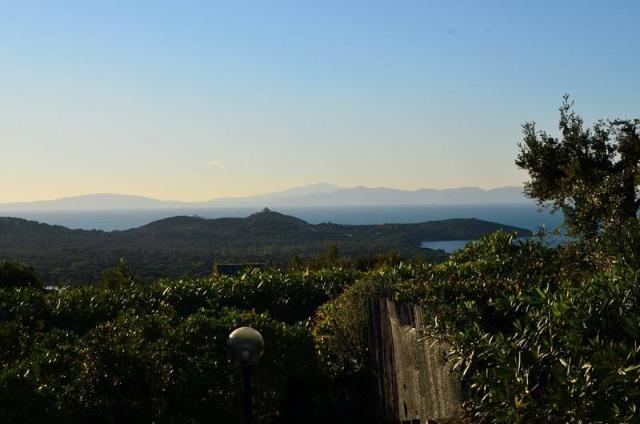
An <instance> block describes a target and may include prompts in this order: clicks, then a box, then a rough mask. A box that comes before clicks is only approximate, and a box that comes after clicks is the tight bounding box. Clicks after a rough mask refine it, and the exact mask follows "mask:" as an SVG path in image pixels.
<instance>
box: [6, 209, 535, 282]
mask: <svg viewBox="0 0 640 424" xmlns="http://www.w3.org/2000/svg"><path fill="white" fill-rule="evenodd" d="M498 229H504V230H506V231H517V232H518V233H519V234H520V235H525V236H526V235H530V232H529V231H528V230H524V229H518V228H514V227H510V226H508V225H501V224H496V223H492V222H486V221H480V220H475V219H451V220H445V221H433V222H425V223H421V224H384V225H337V224H319V225H312V224H308V223H307V222H305V221H302V220H300V219H297V218H294V217H292V216H287V215H282V214H280V213H277V212H272V211H269V210H264V211H262V212H259V213H256V214H253V215H251V216H249V217H247V218H222V219H204V218H199V217H187V216H180V217H174V218H168V219H163V220H160V221H156V222H152V223H150V224H148V225H145V226H142V227H139V228H135V229H131V230H127V231H112V232H104V231H85V230H70V229H68V228H64V227H60V226H52V225H46V224H40V223H36V222H33V221H26V220H22V219H16V218H0V258H1V257H4V258H8V259H16V260H20V261H23V262H27V263H29V264H31V265H32V266H34V267H35V268H36V270H37V271H38V272H39V273H40V274H41V275H42V277H43V279H44V280H45V281H46V282H50V283H59V282H93V281H97V280H99V278H100V274H101V272H102V271H103V270H105V269H107V268H110V267H112V266H114V265H115V264H117V262H118V260H119V259H120V258H125V259H126V260H127V263H128V264H129V266H130V268H131V269H132V270H133V271H134V272H135V273H136V275H137V276H138V277H139V278H142V279H154V278H160V277H180V276H183V275H193V276H202V275H206V274H208V273H210V272H211V270H212V269H213V266H214V264H229V263H231V264H237V263H264V264H275V265H285V264H288V263H290V262H291V261H292V259H293V258H295V257H300V258H310V257H314V256H318V255H319V254H321V253H322V252H324V251H325V250H326V248H327V245H328V244H331V245H334V246H336V247H337V249H338V251H339V253H340V255H341V256H342V257H345V258H352V259H353V258H358V257H364V256H367V255H375V254H380V253H386V252H396V253H399V254H401V255H402V256H404V257H406V258H414V257H418V258H424V259H429V260H441V259H443V258H444V257H446V255H445V254H444V253H442V252H436V251H433V250H430V249H424V248H420V243H421V242H423V241H429V240H467V239H477V238H478V237H480V236H481V235H483V234H487V233H490V232H493V231H496V230H498Z"/></svg>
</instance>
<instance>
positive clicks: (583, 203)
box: [516, 95, 640, 238]
mask: <svg viewBox="0 0 640 424" xmlns="http://www.w3.org/2000/svg"><path fill="white" fill-rule="evenodd" d="M559 127H560V132H561V136H560V137H559V138H555V137H552V136H551V135H549V134H548V133H547V132H545V131H538V130H537V129H536V126H535V123H534V122H527V123H525V124H524V125H523V126H522V128H523V133H524V142H523V143H520V144H519V148H520V152H519V154H518V158H517V159H516V165H517V166H518V167H520V168H522V169H524V170H526V171H527V172H528V173H529V177H530V180H529V181H528V182H527V183H525V193H526V194H527V196H529V197H531V198H534V199H536V200H537V201H538V203H539V204H541V205H550V206H552V207H553V208H554V209H556V210H557V209H560V210H562V212H563V213H564V216H565V225H566V227H567V229H568V231H569V234H570V235H577V236H582V237H585V238H594V237H597V236H598V235H599V234H601V233H602V232H603V231H606V232H613V233H615V232H616V231H617V230H618V229H620V228H622V226H623V225H624V224H626V223H628V222H630V221H632V220H633V221H636V220H637V213H638V209H639V208H640V193H639V191H638V187H639V185H640V119H626V120H614V121H603V120H601V121H598V122H596V123H595V124H594V125H593V127H592V128H588V127H585V124H584V121H583V120H582V118H581V117H580V116H578V115H577V114H576V112H575V111H574V109H573V102H572V101H571V100H570V99H569V96H568V95H565V96H564V100H563V103H562V106H561V107H560V125H559Z"/></svg>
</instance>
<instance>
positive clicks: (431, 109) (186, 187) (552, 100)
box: [0, 0, 640, 202]
mask: <svg viewBox="0 0 640 424" xmlns="http://www.w3.org/2000/svg"><path fill="white" fill-rule="evenodd" d="M565 92H568V93H570V94H571V95H572V96H573V98H574V99H575V100H576V108H577V110H578V111H579V112H580V113H581V114H583V116H584V117H585V119H586V120H587V121H592V120H594V119H597V118H615V117H633V116H639V115H640V1H637V0H634V1H610V2H605V1H584V0H582V1H558V0H556V1H515V0H510V1H507V0H505V1H488V0H483V1H427V0H425V1H408V0H394V1H386V2H380V1H362V2H359V1H345V0H341V1H327V0H325V1H313V2H312V1H290V2H289V1H239V0H238V1H228V2H221V1H220V2H214V1H185V0H182V1H173V2H162V1H140V0H136V1H130V0H128V1H74V2H64V1H27V0H17V1H2V0H0V202H8V201H19V200H34V199H45V198H56V197H62V196H68V195H75V194H84V193H91V192H118V193H129V194H140V195H148V196H153V197H158V198H164V199H184V200H198V199H209V198H215V197H219V196H228V195H247V194H253V193H260V192H266V191H271V190H278V189H283V188H287V187H291V186H296V185H302V184H308V183H314V182H320V181H324V182H331V183H335V184H340V185H346V186H354V185H360V184H362V185H368V186H390V187H400V188H419V187H432V188H446V187H456V186H466V185H477V186H481V187H495V186H503V185H519V184H521V183H522V182H523V181H524V179H525V175H524V174H523V173H522V172H520V171H518V170H517V169H516V168H515V166H514V165H513V160H514V158H515V155H516V151H517V142H518V141H519V140H520V138H521V137H520V134H521V132H520V131H521V130H520V125H521V124H522V123H523V122H524V121H526V120H535V121H537V122H538V123H539V125H540V126H541V127H543V128H546V129H549V130H555V129H556V127H557V108H558V106H559V103H560V101H561V96H562V94H563V93H565Z"/></svg>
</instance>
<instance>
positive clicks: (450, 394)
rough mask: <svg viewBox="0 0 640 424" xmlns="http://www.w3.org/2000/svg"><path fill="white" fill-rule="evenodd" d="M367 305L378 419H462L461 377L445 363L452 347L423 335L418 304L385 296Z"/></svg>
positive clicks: (390, 422)
mask: <svg viewBox="0 0 640 424" xmlns="http://www.w3.org/2000/svg"><path fill="white" fill-rule="evenodd" d="M367 305H368V308H367V309H368V314H369V320H368V321H369V349H370V352H371V355H372V365H373V369H374V372H375V375H376V378H377V393H378V397H379V400H380V401H379V402H378V411H376V414H374V416H376V417H377V420H378V423H380V424H398V423H425V422H432V421H433V422H438V423H444V422H449V423H452V422H459V421H458V416H459V413H460V410H461V397H460V384H459V381H460V380H459V377H458V375H456V374H455V373H452V372H451V371H450V369H451V366H450V364H448V363H447V362H446V361H445V355H444V353H445V352H446V351H447V349H448V347H449V346H448V345H447V344H446V342H443V341H442V340H438V339H435V338H432V337H429V336H427V334H425V332H424V326H423V319H422V316H423V315H422V310H421V309H420V307H418V306H416V305H411V304H406V303H395V302H393V301H391V300H389V299H385V298H379V299H369V300H368V301H367ZM428 420H432V421H428Z"/></svg>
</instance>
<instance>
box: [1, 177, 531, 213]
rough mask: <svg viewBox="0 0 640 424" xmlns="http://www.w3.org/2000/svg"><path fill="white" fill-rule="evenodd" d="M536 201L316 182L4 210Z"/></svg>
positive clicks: (5, 207) (100, 197) (514, 193)
mask: <svg viewBox="0 0 640 424" xmlns="http://www.w3.org/2000/svg"><path fill="white" fill-rule="evenodd" d="M524 202H531V200H529V199H527V198H526V197H525V196H524V195H523V193H522V188H521V187H500V188H494V189H489V190H483V189H481V188H478V187H461V188H453V189H444V190H436V189H419V190H400V189H394V188H386V187H377V188H370V187H364V186H358V187H352V188H346V187H340V186H336V185H332V184H324V183H319V184H312V185H307V186H303V187H295V188H291V189H289V190H284V191H279V192H275V193H267V194H261V195H256V196H248V197H230V198H221V199H214V200H209V201H204V202H180V201H168V200H158V199H152V198H149V197H143V196H130V195H123V194H109V193H107V194H89V195H83V196H75V197H66V198H62V199H56V200H41V201H35V202H19V203H4V204H0V213H1V212H3V211H17V210H25V211H26V210H83V209H84V210H114V209H161V208H194V207H195V208H200V207H201V208H211V207H257V208H262V207H291V206H296V207H300V206H314V207H318V206H395V205H428V204H456V203H524Z"/></svg>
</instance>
